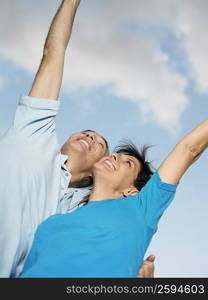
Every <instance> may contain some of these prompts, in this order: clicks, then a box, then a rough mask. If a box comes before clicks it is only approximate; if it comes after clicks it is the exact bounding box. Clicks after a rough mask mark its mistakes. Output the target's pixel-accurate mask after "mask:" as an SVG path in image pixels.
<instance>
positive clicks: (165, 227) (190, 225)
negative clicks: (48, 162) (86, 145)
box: [0, 0, 208, 277]
mask: <svg viewBox="0 0 208 300" xmlns="http://www.w3.org/2000/svg"><path fill="white" fill-rule="evenodd" d="M59 3H60V1H57V0H56V1H53V4H51V1H49V0H46V1H44V4H43V3H42V2H41V1H36V2H34V1H31V0H29V1H26V0H18V1H12V0H3V3H2V9H1V12H0V15H1V19H2V20H3V24H4V25H5V26H3V28H2V29H0V44H1V45H2V46H1V49H0V97H1V105H2V106H1V110H0V133H3V132H5V130H6V129H7V128H8V127H9V126H10V125H11V123H12V120H13V117H14V113H15V108H16V105H17V102H18V99H19V97H20V95H22V94H27V93H28V92H29V89H30V87H31V84H32V81H33V78H34V76H35V72H36V70H37V67H38V64H39V62H40V59H41V53H42V52H41V51H42V47H43V42H44V39H45V36H46V34H47V30H48V26H49V24H50V21H51V19H52V17H53V14H54V13H55V11H56V9H57V7H58V5H59ZM206 6H207V3H206V1H203V0H199V1H197V2H196V1H194V0H189V1H187V0H184V1H183V2H182V3H181V2H179V1H177V0H175V1H171V0H168V1H167V0H164V1H163V0H157V1H154V0H148V1H144V0H143V1H136V0H131V6H128V5H127V3H126V1H124V0H119V1H117V0H116V1H113V2H112V1H110V0H106V1H102V0H98V1H96V4H95V1H89V2H88V1H82V3H81V5H80V8H79V11H78V14H77V17H76V20H75V24H74V30H73V34H72V38H71V43H70V45H69V48H68V50H67V54H66V63H65V70H64V80H63V86H62V89H61V93H60V99H61V102H62V106H61V110H60V113H59V115H58V117H57V134H58V138H59V141H60V145H61V144H62V143H63V142H64V140H65V139H66V138H67V137H68V136H69V135H70V134H72V133H73V132H77V131H80V130H83V129H93V130H96V131H98V132H100V133H101V134H103V135H104V136H105V137H106V138H107V139H108V141H109V144H110V147H111V149H113V147H114V146H115V145H116V144H117V143H118V142H119V141H120V140H121V139H122V138H130V139H132V140H133V141H134V142H135V143H136V144H137V145H142V144H146V143H148V144H151V145H154V147H152V149H150V152H149V159H150V160H151V161H152V162H153V165H154V166H155V167H158V166H159V165H160V163H161V162H162V160H163V159H164V158H165V157H166V155H167V154H168V153H169V151H171V149H172V148H173V147H174V145H175V144H176V143H177V142H178V141H179V140H180V139H181V138H182V137H183V136H184V135H185V134H186V133H188V132H189V131H190V130H191V129H192V128H194V127H195V126H196V125H198V124H199V123H200V122H202V121H203V120H205V119H207V111H208V101H207V96H208V95H207V93H208V83H207V75H208V74H207V72H208V71H207V70H208V62H207V60H206V56H205V54H206V53H207V52H206V49H208V39H207V41H206V31H205V27H206V26H205V25H206V23H207V22H208V21H207V20H206V15H205V13H204V11H206ZM150 9H151V14H150ZM22 12H24V13H22ZM196 12H197V13H196ZM150 15H151V17H150ZM8 16H9V18H8ZM106 20H107V22H106ZM207 25H208V24H207ZM14 28H15V30H14ZM199 32H200V33H201V35H202V36H203V33H204V38H203V41H202V42H200V43H199V42H198V41H199V38H200V36H199V35H198V33H199ZM207 166H208V155H207V152H205V153H204V154H203V156H202V157H201V158H200V160H199V161H198V162H197V163H196V164H195V165H193V166H192V167H191V168H190V169H189V170H188V171H187V173H186V174H185V175H184V177H183V178H182V180H181V182H180V185H179V187H178V191H177V194H176V197H175V200H174V202H173V203H172V204H171V206H170V207H169V208H168V210H167V211H166V213H165V214H164V216H163V217H162V219H161V221H160V223H159V228H158V232H157V233H156V235H155V237H154V238H153V240H152V243H151V245H150V247H149V249H148V251H147V253H146V254H150V253H154V254H155V255H156V263H155V265H156V272H155V276H156V277H207V274H208V270H207V269H208V263H207V262H206V257H205V254H206V253H207V251H208V242H207V238H206V233H207V217H206V215H207V211H208V203H207V202H208V201H207V200H208V199H207V193H206V187H207Z"/></svg>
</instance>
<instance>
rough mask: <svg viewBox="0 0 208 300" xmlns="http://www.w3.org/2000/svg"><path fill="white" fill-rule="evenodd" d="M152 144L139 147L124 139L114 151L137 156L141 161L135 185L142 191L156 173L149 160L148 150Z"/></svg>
mask: <svg viewBox="0 0 208 300" xmlns="http://www.w3.org/2000/svg"><path fill="white" fill-rule="evenodd" d="M150 147H151V146H149V145H144V146H143V147H141V149H138V148H137V147H136V146H135V144H134V143H132V141H130V140H123V141H122V142H121V144H120V145H118V146H116V148H115V149H114V152H116V153H120V154H125V155H129V156H133V157H135V158H136V159H137V160H138V161H139V162H140V170H139V173H138V175H137V178H136V180H135V182H134V185H135V187H136V188H137V189H138V190H139V191H140V190H141V189H142V188H143V187H144V186H145V184H146V183H147V181H148V180H149V179H150V178H151V176H152V175H153V174H154V171H153V167H152V165H151V163H150V162H149V161H148V160H147V151H148V149H149V148H150Z"/></svg>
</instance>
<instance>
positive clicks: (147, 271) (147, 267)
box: [137, 254, 155, 278]
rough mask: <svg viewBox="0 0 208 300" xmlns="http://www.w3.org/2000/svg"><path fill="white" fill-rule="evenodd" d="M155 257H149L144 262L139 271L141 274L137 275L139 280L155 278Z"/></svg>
mask: <svg viewBox="0 0 208 300" xmlns="http://www.w3.org/2000/svg"><path fill="white" fill-rule="evenodd" d="M154 261H155V256H154V255H152V254H151V255H149V256H148V257H147V258H146V259H145V260H144V261H143V264H142V266H141V268H140V269H139V272H138V274H137V278H153V277H154V271H155V265H154Z"/></svg>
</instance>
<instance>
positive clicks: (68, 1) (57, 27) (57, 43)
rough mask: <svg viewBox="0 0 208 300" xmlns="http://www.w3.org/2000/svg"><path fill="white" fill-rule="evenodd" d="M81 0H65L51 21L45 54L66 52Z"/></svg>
mask: <svg viewBox="0 0 208 300" xmlns="http://www.w3.org/2000/svg"><path fill="white" fill-rule="evenodd" d="M79 3H80V0H63V1H62V4H61V5H60V7H59V9H58V11H57V13H56V14H55V16H54V18H53V21H52V23H51V26H50V29H49V32H48V35H47V39H46V42H45V46H44V55H53V54H55V55H56V54H57V52H62V51H63V52H65V50H66V48H67V45H68V43H69V39H70V36H71V32H72V26H73V22H74V17H75V14H76V10H77V8H78V6H79Z"/></svg>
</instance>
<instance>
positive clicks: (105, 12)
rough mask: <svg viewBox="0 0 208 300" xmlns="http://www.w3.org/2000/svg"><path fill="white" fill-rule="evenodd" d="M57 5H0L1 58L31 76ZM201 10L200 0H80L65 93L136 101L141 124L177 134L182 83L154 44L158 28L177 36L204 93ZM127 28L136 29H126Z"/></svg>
mask: <svg viewBox="0 0 208 300" xmlns="http://www.w3.org/2000/svg"><path fill="white" fill-rule="evenodd" d="M59 3H60V1H53V3H52V5H51V1H49V0H48V1H44V3H43V2H42V1H39V0H38V1H36V2H34V1H32V0H27V1H26V0H18V1H12V0H3V3H2V4H1V11H0V17H1V20H2V24H4V27H0V36H1V45H3V46H1V48H0V55H1V57H3V58H5V59H9V60H10V61H13V62H14V63H15V64H17V65H18V66H20V67H22V68H24V69H26V70H28V71H30V72H33V73H35V71H36V69H37V67H38V65H39V62H40V58H41V53H42V47H43V43H44V40H45V37H46V34H47V31H48V27H49V25H50V22H51V19H52V17H53V14H54V12H55V11H56V8H57V7H58V4H59ZM206 6H207V3H206V0H204V1H203V0H199V1H194V0H188V1H187V0H184V1H182V2H181V1H178V0H157V1H155V0H148V1H146V0H140V1H137V0H131V1H122V0H114V1H110V0H105V1H102V0H100V1H90V0H89V1H82V2H81V5H80V8H79V11H78V15H77V18H76V24H75V26H74V30H73V34H72V40H71V43H70V45H69V48H68V50H67V55H66V63H65V71H64V85H63V88H64V90H65V91H67V90H71V88H78V87H80V86H85V87H88V88H93V87H95V86H100V85H103V86H106V87H107V88H108V91H109V92H110V93H112V94H114V95H116V96H119V97H124V98H127V99H128V100H130V101H133V102H134V103H137V104H138V106H139V108H140V109H141V110H142V111H143V116H144V117H143V119H144V120H145V121H149V120H154V121H156V122H157V124H158V125H159V126H161V127H162V128H165V129H168V130H169V131H171V132H176V131H177V130H178V129H179V128H180V118H181V115H182V113H183V111H184V110H185V108H186V106H187V104H188V99H187V96H186V94H185V87H186V84H187V80H188V79H187V78H185V77H184V75H182V74H179V73H177V72H176V71H173V70H172V69H171V68H170V64H169V62H170V60H171V57H168V56H167V54H165V53H163V52H162V50H161V44H160V43H161V42H162V41H163V39H164V36H165V35H164V28H165V29H170V30H172V31H173V32H174V34H175V35H176V36H180V38H181V37H182V38H181V43H182V46H183V50H184V51H185V53H186V54H187V58H188V61H189V63H190V66H189V67H190V70H191V71H192V76H194V79H195V81H196V83H197V87H198V90H199V91H203V92H207V90H208V83H207V70H208V66H207V64H208V63H206V61H207V60H206V59H205V58H206V57H205V54H206V52H207V51H206V50H207V48H208V39H207V41H206V34H205V30H206V25H207V21H206V15H205V14H206V11H207V10H206ZM8 16H9V18H8ZM131 22H134V23H135V24H137V26H138V27H137V29H138V31H137V30H136V31H132V30H130V29H131ZM128 23H129V24H130V25H129V26H130V27H127V24H128ZM147 25H151V26H154V28H158V30H157V34H156V35H154V36H151V40H150V39H149V36H147V35H144V32H145V30H144V29H146V28H147ZM198 32H200V35H201V33H202V37H203V38H200V42H199V37H198ZM154 34H155V33H154ZM180 47H181V45H180Z"/></svg>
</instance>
